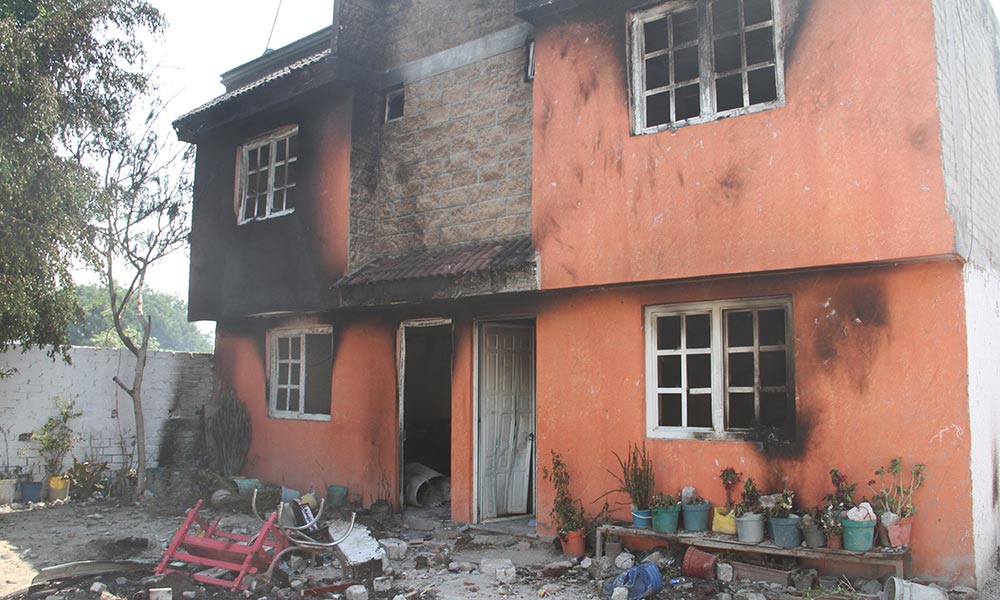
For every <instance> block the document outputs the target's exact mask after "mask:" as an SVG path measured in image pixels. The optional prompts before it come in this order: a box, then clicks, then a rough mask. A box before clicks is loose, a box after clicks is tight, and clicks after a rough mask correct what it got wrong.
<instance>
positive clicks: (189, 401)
mask: <svg viewBox="0 0 1000 600" xmlns="http://www.w3.org/2000/svg"><path fill="white" fill-rule="evenodd" d="M70 356H71V357H72V360H73V362H72V364H71V365H70V364H66V363H65V362H63V361H62V359H56V360H55V361H53V360H52V359H51V358H49V357H48V356H46V355H45V352H44V351H41V350H29V351H28V352H21V351H20V350H19V349H13V350H11V351H9V352H7V353H4V354H0V370H6V369H17V373H16V374H14V375H12V376H11V377H9V378H7V379H5V380H3V381H0V427H2V428H3V429H4V430H5V431H6V432H7V444H6V447H5V445H4V444H3V438H2V437H0V466H3V465H4V464H5V463H8V462H9V464H10V465H12V466H14V465H17V466H21V467H30V468H31V469H32V470H33V472H34V474H35V476H36V477H41V476H42V475H43V469H42V467H41V463H40V458H39V456H38V452H37V450H36V444H35V443H34V442H31V441H24V440H21V439H20V438H26V437H27V436H28V435H30V434H31V432H32V431H34V430H36V429H38V428H39V427H41V426H42V425H43V424H44V423H45V421H46V419H48V417H50V416H54V415H55V414H56V413H57V409H56V401H57V399H61V400H64V401H70V400H72V401H74V402H75V403H76V410H78V411H80V412H82V413H83V416H82V417H80V418H78V419H75V420H74V421H73V422H72V427H73V429H74V430H75V431H76V432H77V434H78V437H79V441H77V443H76V444H75V445H74V447H73V454H74V455H75V456H76V457H77V458H78V459H79V460H85V459H87V460H89V459H95V460H100V461H107V462H108V463H109V468H110V469H111V470H112V471H113V470H117V469H119V468H121V467H122V466H123V465H124V464H126V462H127V461H128V460H129V455H134V448H135V419H134V417H133V412H132V400H131V398H129V396H128V394H126V393H125V392H124V391H122V390H121V389H120V388H118V386H117V385H116V384H115V383H114V382H113V381H112V377H114V376H115V375H117V376H118V377H119V378H121V379H122V380H123V381H126V382H127V381H131V374H132V369H133V365H134V361H133V359H132V355H131V354H130V353H129V352H128V351H127V350H124V349H123V350H118V349H111V348H73V349H72V350H71V351H70ZM214 392H215V375H214V369H213V356H212V355H211V354H191V353H186V352H150V353H149V356H148V358H147V362H146V371H145V378H144V381H143V390H142V399H143V413H144V416H145V425H146V449H147V450H146V451H147V462H148V464H149V466H151V467H154V466H163V465H162V464H160V462H159V459H160V457H161V455H163V456H184V455H186V454H188V453H189V449H188V446H192V447H193V446H194V445H195V443H196V440H197V438H198V437H199V436H198V435H197V434H198V432H199V431H200V430H199V428H197V427H195V428H191V427H183V428H182V427H175V422H176V421H183V422H185V423H188V424H191V423H200V422H201V421H202V415H203V414H204V411H205V407H206V406H207V405H209V404H210V403H211V402H212V399H213V397H214V396H213V394H214ZM116 414H117V415H118V416H119V417H118V418H116V417H115V415H116ZM174 428H175V429H184V430H185V431H186V433H185V435H181V436H178V435H169V434H166V435H165V432H167V431H169V430H170V429H174ZM167 440H172V442H171V441H167ZM165 442H166V443H165ZM174 445H177V447H174ZM165 446H171V447H169V448H165ZM132 464H134V462H133V463H132ZM70 465H72V458H71V457H67V459H66V464H65V466H66V467H67V468H68V467H69V466H70Z"/></svg>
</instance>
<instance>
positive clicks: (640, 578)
mask: <svg viewBox="0 0 1000 600" xmlns="http://www.w3.org/2000/svg"><path fill="white" fill-rule="evenodd" d="M616 587H623V588H628V598H629V600H640V599H641V598H652V597H653V596H655V595H656V594H658V593H660V590H662V589H663V576H662V575H660V569H658V568H657V567H656V565H654V564H652V563H643V564H641V565H639V566H637V567H632V568H631V569H629V570H628V571H625V572H624V573H622V574H620V575H618V576H617V577H609V578H608V579H607V580H606V581H605V582H604V595H605V596H606V597H607V598H610V597H611V594H612V593H613V592H614V591H615V588H616Z"/></svg>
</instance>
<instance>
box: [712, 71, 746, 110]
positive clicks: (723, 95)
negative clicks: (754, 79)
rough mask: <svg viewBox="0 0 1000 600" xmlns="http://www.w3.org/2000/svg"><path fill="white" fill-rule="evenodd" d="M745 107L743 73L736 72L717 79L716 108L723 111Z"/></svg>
mask: <svg viewBox="0 0 1000 600" xmlns="http://www.w3.org/2000/svg"><path fill="white" fill-rule="evenodd" d="M742 107H743V74H742V73H736V74H735V75H729V76H727V77H720V78H719V79H716V80H715V110H717V111H719V112H722V111H724V110H732V109H734V108H742Z"/></svg>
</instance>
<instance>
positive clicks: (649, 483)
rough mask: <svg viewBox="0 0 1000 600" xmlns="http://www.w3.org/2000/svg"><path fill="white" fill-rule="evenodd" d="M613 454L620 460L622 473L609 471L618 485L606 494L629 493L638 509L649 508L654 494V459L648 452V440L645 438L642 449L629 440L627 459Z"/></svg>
mask: <svg viewBox="0 0 1000 600" xmlns="http://www.w3.org/2000/svg"><path fill="white" fill-rule="evenodd" d="M612 454H614V455H615V459H617V460H618V468H619V470H620V471H621V474H620V475H619V474H618V473H615V472H613V471H608V473H611V475H612V476H613V477H614V478H615V481H617V482H618V487H616V488H615V489H613V490H610V491H608V492H606V493H605V494H604V496H607V495H608V494H612V493H614V492H621V493H623V494H628V497H629V499H631V500H632V504H634V505H635V507H636V508H637V509H638V510H646V509H648V508H649V500H650V498H651V497H652V495H653V461H652V459H650V458H649V454H648V453H647V452H646V441H645V440H643V442H642V448H641V449H640V448H639V446H638V445H632V442H629V445H628V457H627V458H626V459H625V460H622V457H621V456H618V453H617V452H612ZM604 496H602V497H604Z"/></svg>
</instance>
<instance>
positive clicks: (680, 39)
mask: <svg viewBox="0 0 1000 600" xmlns="http://www.w3.org/2000/svg"><path fill="white" fill-rule="evenodd" d="M671 20H672V21H673V31H674V47H677V46H680V45H681V44H686V43H688V42H693V41H695V40H697V39H698V9H697V8H692V9H690V10H685V11H683V12H678V13H674V15H673V16H672V18H671Z"/></svg>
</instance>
